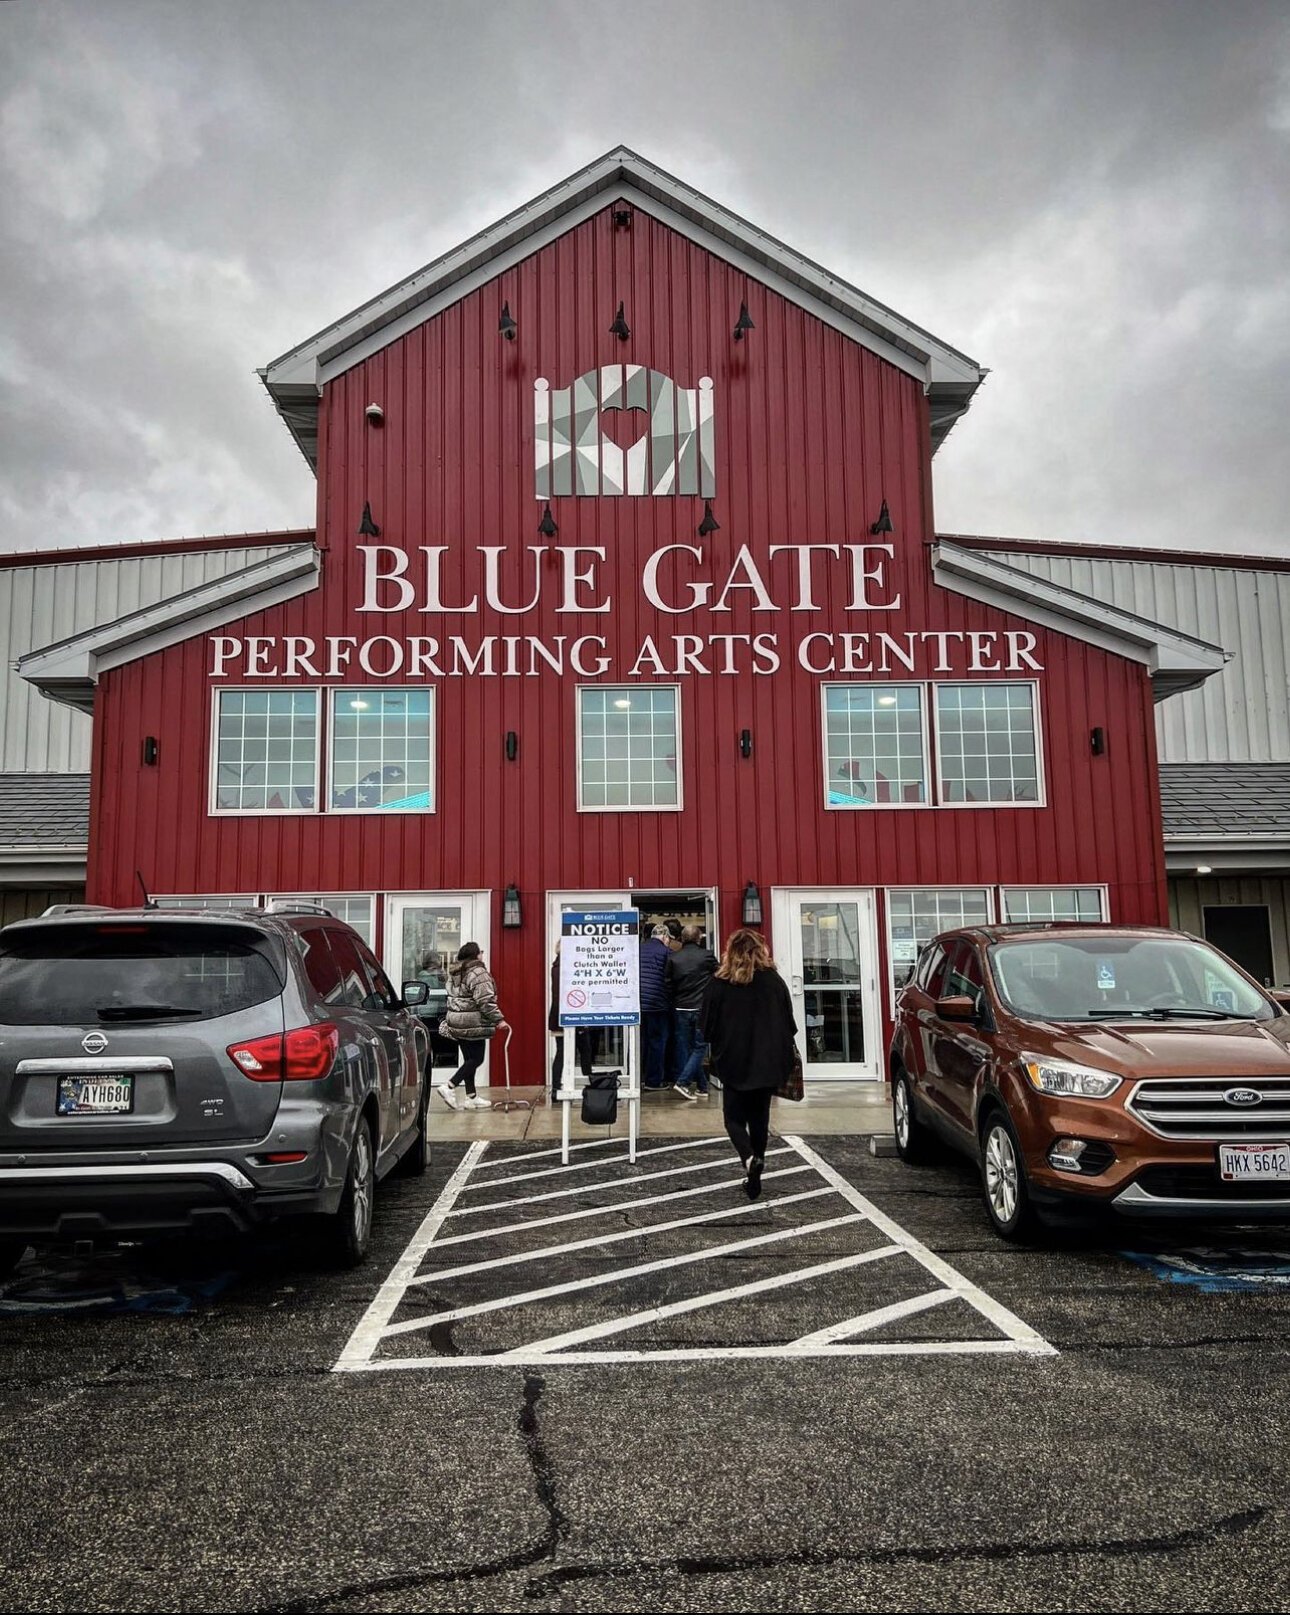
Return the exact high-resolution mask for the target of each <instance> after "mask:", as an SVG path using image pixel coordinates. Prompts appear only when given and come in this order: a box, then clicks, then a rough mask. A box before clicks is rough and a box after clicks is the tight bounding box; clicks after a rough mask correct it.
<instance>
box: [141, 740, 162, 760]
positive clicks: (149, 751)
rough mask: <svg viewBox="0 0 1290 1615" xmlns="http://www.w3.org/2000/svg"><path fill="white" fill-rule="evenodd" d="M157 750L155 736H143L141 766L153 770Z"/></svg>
mask: <svg viewBox="0 0 1290 1615" xmlns="http://www.w3.org/2000/svg"><path fill="white" fill-rule="evenodd" d="M158 749H159V748H158V746H157V737H156V735H145V736H144V737H143V764H144V767H145V768H155V767H156V766H157V752H158Z"/></svg>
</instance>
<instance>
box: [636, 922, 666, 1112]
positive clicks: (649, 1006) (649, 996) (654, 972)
mask: <svg viewBox="0 0 1290 1615" xmlns="http://www.w3.org/2000/svg"><path fill="white" fill-rule="evenodd" d="M671 957H672V948H671V936H670V934H669V932H668V929H667V926H666V925H661V924H660V925H656V926H655V927H654V930H653V932H652V933H651V935H650V938H649V941H648V942H646V943H645V944H644V945H643V946H642V948H641V1055H642V1060H643V1063H644V1066H645V1072H644V1080H643V1082H642V1087H645V1088H663V1087H665V1086H666V1081H665V1076H664V1072H665V1068H666V1063H667V1042H668V1033H669V1032H670V1031H671V1029H672V1000H671V997H670V995H669V993H668V986H667V965H668V960H669V959H671Z"/></svg>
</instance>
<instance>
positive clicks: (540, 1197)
mask: <svg viewBox="0 0 1290 1615" xmlns="http://www.w3.org/2000/svg"><path fill="white" fill-rule="evenodd" d="M790 1153H791V1152H790V1150H789V1149H788V1147H787V1146H786V1145H781V1146H780V1148H779V1149H776V1150H767V1151H766V1159H767V1160H770V1158H771V1156H772V1155H788V1154H790ZM732 1165H733V1162H732V1161H731V1159H730V1157H729V1156H726V1155H723V1156H722V1157H721V1158H720V1160H716V1161H699V1162H697V1163H696V1164H695V1165H694V1166H670V1167H668V1169H667V1170H666V1171H665V1172H642V1173H641V1175H640V1176H639V1177H631V1178H619V1179H618V1180H617V1181H616V1182H614V1183H583V1184H580V1185H578V1187H576V1188H573V1189H548V1190H547V1191H546V1193H545V1194H526V1195H517V1196H516V1197H515V1198H513V1199H510V1200H489V1201H488V1202H487V1203H486V1204H485V1205H482V1206H458V1207H457V1208H456V1209H455V1210H454V1211H451V1212H450V1213H449V1216H452V1217H478V1216H481V1215H482V1214H483V1213H484V1212H485V1211H510V1210H511V1209H512V1208H513V1207H515V1206H536V1205H540V1204H541V1203H542V1202H543V1201H546V1200H567V1199H568V1198H569V1196H570V1195H573V1194H584V1195H585V1194H596V1193H598V1192H600V1191H601V1190H608V1189H634V1188H635V1187H636V1186H637V1184H640V1183H655V1182H657V1181H658V1180H659V1179H660V1178H680V1177H684V1176H685V1174H686V1173H687V1172H719V1171H721V1170H723V1169H724V1170H726V1171H729V1169H730V1167H731V1166H732ZM730 1182H731V1186H733V1187H738V1185H739V1184H741V1183H742V1182H743V1178H741V1177H739V1178H732V1179H731V1180H730ZM696 1192H697V1191H696ZM600 1209H601V1211H602V1212H605V1211H619V1210H621V1209H622V1202H621V1201H617V1200H611V1201H609V1202H608V1203H607V1204H606V1205H603V1206H601V1208H600Z"/></svg>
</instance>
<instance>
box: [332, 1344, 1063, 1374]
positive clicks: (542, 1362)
mask: <svg viewBox="0 0 1290 1615" xmlns="http://www.w3.org/2000/svg"><path fill="white" fill-rule="evenodd" d="M1036 1355H1042V1354H1041V1353H1040V1354H1037V1353H1035V1352H1034V1351H1032V1350H1031V1349H1030V1348H1029V1347H1028V1346H1024V1345H1022V1344H1021V1343H1019V1342H1018V1341H1016V1340H869V1341H861V1342H858V1343H857V1344H855V1345H848V1344H846V1343H845V1342H843V1343H841V1344H839V1345H837V1346H828V1347H822V1348H817V1349H815V1350H813V1351H810V1352H806V1351H800V1352H795V1351H794V1350H793V1349H792V1344H791V1343H790V1344H789V1345H786V1346H783V1345H779V1346H665V1347H660V1348H659V1349H658V1350H654V1349H652V1348H650V1349H644V1350H630V1349H629V1350H620V1351H562V1352H560V1353H559V1354H558V1355H557V1356H552V1355H551V1354H550V1353H549V1352H541V1353H534V1352H533V1351H532V1350H531V1349H530V1348H529V1347H527V1346H521V1347H518V1348H517V1349H516V1350H515V1351H513V1352H507V1353H506V1354H505V1355H501V1354H494V1355H492V1356H473V1357H472V1356H462V1357H385V1358H381V1359H379V1360H378V1361H376V1362H366V1363H351V1364H347V1365H345V1366H346V1367H349V1368H352V1369H355V1370H359V1371H364V1372H367V1373H379V1372H381V1371H382V1370H385V1369H400V1368H548V1369H549V1368H562V1367H568V1368H605V1367H610V1366H613V1367H616V1366H618V1365H619V1364H632V1363H651V1364H652V1363H716V1362H726V1361H748V1360H756V1359H759V1358H760V1359H761V1360H763V1361H765V1360H767V1359H772V1358H778V1359H780V1360H782V1359H783V1358H785V1357H803V1358H809V1359H812V1360H814V1361H816V1362H821V1361H827V1360H828V1359H829V1358H837V1357H1034V1356H1036ZM336 1366H337V1368H340V1366H341V1365H340V1364H339V1363H338V1364H337V1365H336Z"/></svg>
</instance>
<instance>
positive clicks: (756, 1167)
mask: <svg viewBox="0 0 1290 1615" xmlns="http://www.w3.org/2000/svg"><path fill="white" fill-rule="evenodd" d="M699 1020H700V1025H701V1026H702V1029H703V1036H704V1039H705V1040H706V1042H707V1043H708V1045H709V1046H710V1048H711V1050H712V1061H713V1065H714V1066H715V1068H716V1071H717V1075H718V1076H719V1077H720V1078H721V1097H722V1106H723V1110H724V1113H725V1123H726V1132H727V1133H729V1135H730V1142H731V1143H732V1144H733V1145H734V1147H735V1148H736V1149H737V1150H738V1151H739V1159H740V1160H741V1161H742V1162H743V1165H744V1171H745V1173H746V1176H745V1179H744V1188H745V1189H746V1191H747V1193H748V1198H749V1199H750V1200H755V1199H756V1198H757V1196H758V1195H759V1194H760V1193H761V1175H762V1172H763V1170H764V1168H765V1166H766V1146H767V1141H768V1140H769V1137H770V1102H771V1100H772V1099H773V1098H774V1096H775V1089H776V1088H778V1087H779V1085H780V1083H781V1082H783V1081H784V1079H785V1077H787V1076H788V1074H789V1072H790V1071H791V1070H792V1068H793V1059H794V1056H795V1053H796V1039H797V1025H796V1023H795V1021H794V1020H793V1000H792V999H791V998H790V997H789V993H788V987H787V986H786V985H785V982H784V978H783V977H782V976H781V975H780V973H779V971H778V970H776V968H775V961H774V960H773V959H772V958H771V956H770V949H769V948H768V947H767V946H766V939H765V937H763V936H761V935H760V934H759V933H758V932H756V931H748V930H741V931H736V932H735V933H734V935H733V936H732V937H731V938H730V940H729V941H728V942H727V943H726V951H725V953H724V954H723V955H722V959H721V968H720V969H719V970H718V971H717V973H716V975H715V976H714V977H713V978H712V980H711V981H710V982H709V984H708V990H707V994H706V996H705V998H704V1001H703V1009H702V1011H701V1013H700V1016H699Z"/></svg>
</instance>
